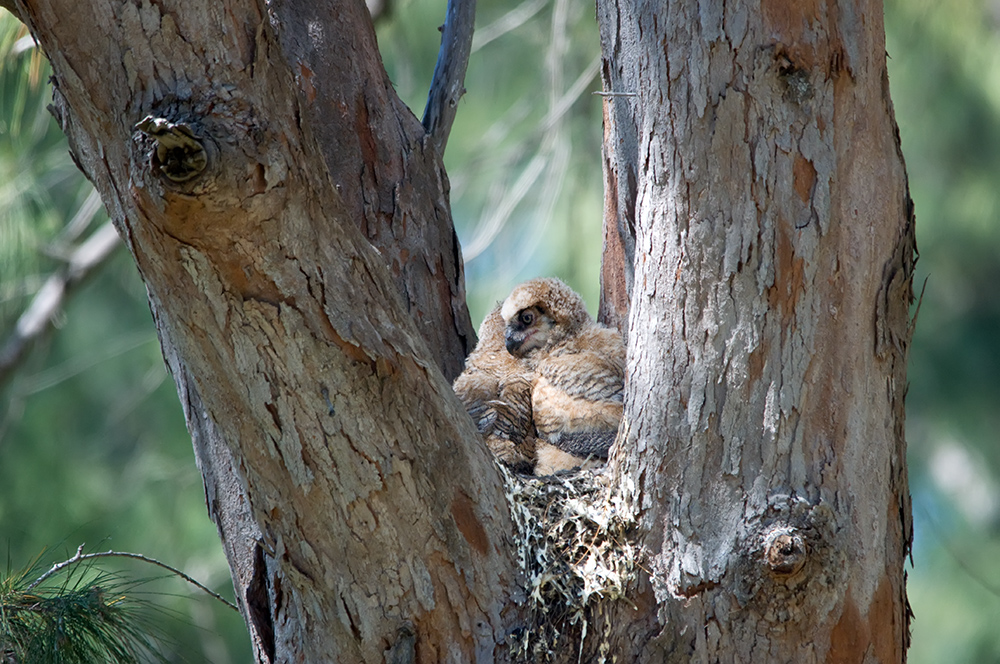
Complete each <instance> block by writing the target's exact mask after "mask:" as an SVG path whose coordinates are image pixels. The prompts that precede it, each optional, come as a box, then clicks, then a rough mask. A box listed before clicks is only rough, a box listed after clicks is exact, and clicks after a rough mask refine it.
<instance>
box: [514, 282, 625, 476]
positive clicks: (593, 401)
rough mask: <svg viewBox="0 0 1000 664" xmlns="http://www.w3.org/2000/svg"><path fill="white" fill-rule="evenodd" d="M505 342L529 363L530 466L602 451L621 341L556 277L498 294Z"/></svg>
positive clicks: (620, 373)
mask: <svg viewBox="0 0 1000 664" xmlns="http://www.w3.org/2000/svg"><path fill="white" fill-rule="evenodd" d="M500 315H501V316H502V317H503V321H504V342H505V345H506V347H507V350H508V351H509V352H510V354H511V355H513V356H514V357H516V358H519V359H523V360H524V361H525V362H526V364H527V366H528V367H530V368H531V369H533V370H534V373H535V376H534V385H533V389H532V396H531V408H532V411H533V416H534V421H535V428H536V429H537V431H538V441H537V443H536V449H535V457H536V465H535V474H536V475H551V474H552V473H554V472H556V471H559V470H565V469H569V468H575V467H577V466H581V465H583V464H584V462H585V461H586V460H587V459H588V458H592V459H600V460H603V459H607V457H608V448H610V447H611V444H612V443H613V442H614V440H615V435H616V434H617V432H618V424H619V422H621V418H622V405H623V392H624V384H625V344H624V342H623V340H622V337H621V335H620V334H619V333H618V332H617V331H616V330H613V329H611V328H608V327H605V326H603V325H601V324H600V323H597V322H596V321H594V319H593V318H591V317H590V314H588V313H587V309H586V307H585V306H584V304H583V299H582V298H581V297H580V296H579V295H577V294H576V293H575V292H574V291H573V290H572V289H571V288H570V287H569V286H567V285H566V284H564V283H563V282H561V281H559V280H558V279H533V280H531V281H527V282H525V283H523V284H521V285H520V286H518V287H516V288H515V289H514V290H513V291H512V292H511V294H510V295H509V296H508V297H507V299H506V300H505V301H504V303H503V305H502V307H501V310H500Z"/></svg>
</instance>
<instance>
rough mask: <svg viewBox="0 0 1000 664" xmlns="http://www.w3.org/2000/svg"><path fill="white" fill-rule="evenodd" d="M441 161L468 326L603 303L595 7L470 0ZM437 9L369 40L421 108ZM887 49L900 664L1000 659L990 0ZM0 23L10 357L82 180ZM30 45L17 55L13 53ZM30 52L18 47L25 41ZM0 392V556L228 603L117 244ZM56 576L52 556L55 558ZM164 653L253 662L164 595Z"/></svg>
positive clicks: (933, 16) (996, 89)
mask: <svg viewBox="0 0 1000 664" xmlns="http://www.w3.org/2000/svg"><path fill="white" fill-rule="evenodd" d="M478 4H479V9H478V11H479V16H478V19H477V37H476V43H475V46H474V48H475V51H474V53H473V56H472V59H471V61H470V65H469V73H468V76H467V80H466V88H467V89H468V93H467V94H466V96H465V97H464V99H463V101H462V102H461V106H460V109H459V114H458V118H457V120H456V123H455V127H454V129H453V131H452V135H451V138H450V140H449V144H448V154H447V155H446V159H445V161H446V165H447V167H448V172H449V174H450V178H451V183H452V196H451V198H452V206H453V210H454V216H455V222H456V226H457V227H458V232H459V237H460V238H461V240H462V244H463V247H464V248H465V251H466V270H467V277H468V290H469V304H470V309H471V311H472V315H473V320H474V322H476V323H478V322H479V320H480V319H481V318H482V316H483V314H484V313H485V312H486V311H487V310H488V308H489V307H490V306H491V305H492V303H493V302H495V301H496V300H498V299H501V298H502V297H504V295H506V293H507V292H508V291H509V290H510V288H511V287H512V286H513V285H514V284H516V283H517V282H519V281H522V280H524V279H527V278H530V277H533V276H538V275H557V276H560V277H562V278H564V279H565V280H566V281H568V282H569V283H570V284H571V285H573V286H574V287H575V288H577V289H578V290H579V291H580V292H581V293H582V294H583V295H584V297H585V299H586V300H587V302H588V304H589V306H590V309H591V311H592V312H596V306H597V300H598V287H599V286H598V268H599V265H600V251H601V244H602V238H601V233H600V223H601V216H602V209H603V204H602V197H603V193H602V186H603V185H602V178H601V161H600V149H601V135H602V128H601V105H600V98H599V97H597V96H595V95H593V94H592V93H593V92H594V91H596V90H599V88H600V81H599V78H598V77H597V75H596V66H597V57H598V54H599V44H598V38H597V27H596V24H595V20H594V13H595V12H594V6H593V3H591V2H580V1H579V0H524V1H523V2H516V1H515V2H511V1H509V0H508V1H501V0H479V3H478ZM443 13H444V2H443V0H402V1H401V2H397V3H396V4H394V5H392V6H391V9H390V13H389V15H388V17H387V18H386V19H384V20H382V21H380V23H379V25H378V36H379V43H380V45H381V48H382V51H383V58H384V61H385V64H386V68H387V71H388V72H389V75H390V78H391V80H392V81H393V83H394V84H395V86H396V88H397V91H398V92H399V94H400V96H401V97H402V98H403V99H404V101H406V102H407V103H408V104H409V105H410V107H411V108H412V109H414V112H415V114H416V115H417V116H419V115H420V114H421V112H422V109H423V104H424V100H425V97H426V91H427V87H428V85H429V82H430V78H431V74H432V72H433V68H434V61H435V58H436V54H437V48H438V34H439V33H438V32H437V26H438V25H439V24H440V22H441V20H442V17H443ZM886 29H887V51H888V53H889V55H890V60H889V72H890V83H891V89H892V95H893V100H894V104H895V109H896V116H897V120H898V122H899V125H900V132H901V136H902V141H903V151H904V154H905V155H906V158H907V166H908V171H909V175H910V186H911V193H912V196H913V198H914V201H915V202H916V209H917V224H918V226H917V228H918V231H917V233H918V243H919V248H920V252H921V258H920V262H919V263H918V279H917V288H918V290H919V288H920V285H921V283H922V282H923V280H924V278H925V277H926V278H927V287H926V292H925V295H924V298H923V302H922V305H921V308H920V318H919V325H918V326H917V331H916V336H915V338H914V343H913V347H912V354H911V366H910V379H911V386H910V392H909V395H908V414H909V415H908V423H907V427H908V436H909V439H910V473H911V489H912V492H913V496H914V520H915V530H916V540H915V548H914V554H913V558H914V563H915V566H914V567H913V569H912V570H910V583H909V593H910V600H911V603H912V605H913V609H914V613H915V614H916V618H915V621H914V623H913V630H914V640H913V647H912V649H911V652H910V661H911V662H914V663H915V664H931V663H935V664H936V663H939V662H955V663H970V664H971V663H978V662H996V661H1000V632H998V631H997V630H996V629H995V627H994V625H996V624H1000V562H998V561H1000V537H998V533H997V525H998V523H1000V479H998V478H1000V445H998V444H997V442H998V441H997V433H996V432H997V431H998V430H1000V407H998V406H1000V379H998V378H997V376H998V375H1000V288H997V287H996V286H995V284H997V283H998V282H1000V224H998V223H997V216H998V212H1000V187H998V185H997V183H998V181H1000V2H998V0H953V1H952V2H948V3H937V2H934V1H933V0H889V1H888V2H887V4H886ZM23 38H24V33H23V30H22V29H21V28H20V26H19V25H18V24H17V23H16V22H15V21H13V20H12V19H11V18H10V17H9V16H7V15H6V14H3V13H2V12H0V55H2V57H3V60H2V66H0V343H2V339H3V337H5V336H6V335H5V332H6V331H7V330H10V329H11V326H12V325H13V323H14V321H15V320H16V318H17V315H18V314H19V313H20V312H21V311H23V310H24V308H25V307H26V305H27V303H28V302H29V301H30V298H31V296H32V295H33V293H34V292H35V291H36V290H37V288H38V287H39V286H40V284H41V282H42V280H43V279H44V276H45V275H47V274H49V273H50V272H51V271H52V270H54V269H56V267H57V266H58V264H59V256H60V252H62V251H64V250H65V247H66V246H69V245H70V244H71V241H72V240H73V238H74V237H77V236H79V237H84V236H86V234H87V233H89V232H91V231H92V230H93V229H94V228H96V227H97V226H98V225H99V224H100V223H102V222H103V221H104V218H103V217H102V216H101V214H99V215H97V217H96V218H94V219H92V220H90V221H89V222H88V223H86V224H85V225H83V226H82V227H79V226H80V224H78V228H76V229H75V230H74V231H73V233H75V234H76V235H73V234H72V233H69V232H68V231H67V230H66V227H67V222H68V221H69V220H70V219H71V218H73V216H74V215H75V214H76V213H77V211H79V210H80V209H81V206H85V201H86V197H87V196H88V194H89V191H90V188H89V185H87V184H86V183H85V182H84V181H83V180H82V178H81V177H80V176H79V174H78V173H77V172H76V171H75V169H74V168H73V165H72V163H71V161H70V160H69V158H68V156H67V154H66V148H65V140H64V139H63V138H62V137H61V134H60V132H59V130H58V128H57V127H56V126H55V124H54V122H52V121H51V119H50V118H49V117H48V114H47V112H46V111H45V104H46V102H47V99H48V93H47V91H46V87H47V86H46V85H45V81H46V79H47V76H48V73H47V65H46V64H45V62H44V60H43V58H42V57H41V56H40V55H39V53H38V50H37V49H34V48H30V44H29V42H26V41H23ZM18 40H22V41H20V42H19V41H18ZM15 44H17V46H15ZM59 327H60V329H59V330H57V331H56V332H55V333H54V334H51V335H48V336H47V337H46V338H45V340H44V342H43V343H42V344H41V345H40V346H39V347H37V348H36V349H35V350H34V352H33V353H32V354H31V355H30V356H29V357H28V358H27V361H26V362H25V363H24V365H23V366H22V368H21V370H20V371H19V373H18V375H17V376H16V377H15V378H14V380H13V381H12V382H11V384H10V385H8V386H6V387H5V388H4V389H3V392H2V397H0V542H2V544H3V545H4V546H6V547H7V550H8V559H9V560H10V561H12V563H13V565H14V566H15V567H16V566H17V565H18V564H20V563H23V562H25V561H28V560H31V559H32V558H33V557H34V556H35V555H36V554H38V552H39V551H41V550H43V549H44V548H46V547H54V548H52V550H51V553H50V554H49V556H50V557H51V559H52V560H56V559H58V558H60V557H66V558H68V557H69V556H70V555H71V553H72V551H73V550H75V548H76V546H77V545H78V544H79V543H80V542H87V544H88V548H91V547H92V548H94V549H96V548H110V547H114V548H116V549H120V550H126V549H127V550H134V551H139V552H142V553H145V554H148V555H151V556H153V557H156V558H159V559H161V560H164V561H165V562H169V563H171V564H174V565H176V566H178V567H181V568H182V569H184V570H185V571H187V572H188V573H190V574H192V575H193V576H195V577H197V578H199V579H200V580H202V581H204V582H206V583H207V584H208V585H210V586H212V587H213V588H215V589H216V590H219V591H220V592H223V594H229V593H231V588H230V581H229V576H228V570H227V569H226V566H225V560H224V558H223V556H222V553H221V549H220V547H219V544H218V540H217V536H216V533H215V528H214V526H213V525H212V524H211V522H210V521H209V520H208V517H207V515H206V512H205V507H204V499H203V494H202V489H201V486H200V477H199V475H198V472H197V469H196V468H195V465H194V463H193V454H192V453H191V449H190V441H189V438H188V436H187V433H186V431H185V429H184V424H183V418H182V416H181V413H180V409H179V407H178V404H177V398H176V396H175V394H174V388H173V384H172V381H171V380H170V379H169V377H168V376H167V375H166V373H165V371H164V369H163V362H162V359H161V357H160V354H159V350H158V348H157V344H156V338H155V332H154V331H153V328H152V324H151V320H150V316H149V313H148V309H147V307H146V304H145V292H144V289H143V287H142V285H141V283H140V281H139V279H138V276H137V274H136V271H135V268H134V266H133V265H132V263H131V261H130V260H129V258H128V257H127V256H125V255H124V254H123V253H119V255H117V256H116V257H115V258H114V259H113V260H111V261H109V262H108V264H107V265H104V266H103V267H102V268H101V269H100V271H99V272H98V273H97V274H96V275H94V276H93V278H92V279H91V280H90V281H89V283H88V284H87V285H86V286H85V287H83V288H82V289H81V290H80V291H79V292H78V293H76V295H75V296H74V297H73V298H71V299H70V300H69V302H68V303H67V306H66V307H65V311H64V312H63V314H62V315H61V318H60V326H59ZM50 562H51V561H50ZM164 583H165V585H164V589H163V591H162V592H166V593H184V597H175V596H173V595H165V596H163V597H162V600H163V602H164V603H165V604H166V606H167V608H168V610H169V611H170V612H172V613H174V614H176V615H178V616H180V617H181V619H179V620H175V621H171V624H170V625H168V627H167V631H168V632H169V633H170V636H171V638H172V639H174V641H175V642H176V647H175V649H174V650H170V654H169V656H170V657H176V658H184V660H185V661H210V662H217V663H219V664H225V663H226V662H229V661H232V662H240V661H249V646H248V644H247V637H246V633H245V628H244V627H243V625H242V623H241V621H240V619H239V617H238V616H234V615H231V614H230V612H228V610H227V609H225V608H224V607H219V606H216V605H215V603H213V602H211V601H208V600H205V599H202V598H196V597H193V596H188V593H189V589H188V588H184V587H182V585H181V584H180V582H177V583H173V582H164Z"/></svg>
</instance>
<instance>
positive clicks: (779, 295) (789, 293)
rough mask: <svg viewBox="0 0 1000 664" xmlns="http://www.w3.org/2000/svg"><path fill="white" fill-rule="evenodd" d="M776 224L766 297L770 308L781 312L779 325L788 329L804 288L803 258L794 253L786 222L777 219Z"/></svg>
mask: <svg viewBox="0 0 1000 664" xmlns="http://www.w3.org/2000/svg"><path fill="white" fill-rule="evenodd" d="M777 226H778V231H777V235H778V237H777V239H776V243H775V244H776V246H775V248H774V254H775V256H774V264H775V272H774V286H772V287H771V289H770V291H769V292H768V297H767V299H768V303H769V304H770V305H771V309H772V310H775V311H778V312H780V313H781V326H782V327H783V328H784V329H786V330H788V329H790V326H791V324H792V323H793V322H794V319H795V305H796V304H797V303H798V301H799V297H800V296H801V295H802V292H803V291H804V290H805V277H804V275H803V269H802V268H803V260H802V258H799V257H797V256H796V255H795V248H794V247H793V246H792V239H791V238H790V237H789V235H788V228H787V227H788V223H787V222H785V221H784V220H783V219H779V221H778V224H777Z"/></svg>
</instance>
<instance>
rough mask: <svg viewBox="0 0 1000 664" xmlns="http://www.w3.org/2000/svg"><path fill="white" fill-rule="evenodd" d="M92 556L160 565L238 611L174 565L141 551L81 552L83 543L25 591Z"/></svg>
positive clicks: (217, 594)
mask: <svg viewBox="0 0 1000 664" xmlns="http://www.w3.org/2000/svg"><path fill="white" fill-rule="evenodd" d="M94 558H132V559H133V560H141V561H142V562H144V563H149V564H150V565H156V566H157V567H162V568H163V569H165V570H167V571H168V572H170V573H171V574H174V575H176V576H179V577H180V578H182V579H184V580H185V581H187V582H188V583H190V584H191V585H193V586H195V587H196V588H198V589H199V590H202V591H204V592H206V593H208V594H209V595H211V596H212V597H214V598H215V599H217V600H219V601H220V602H222V603H223V604H225V605H226V606H228V607H229V608H230V609H232V610H233V611H239V609H238V608H236V605H235V604H233V603H232V602H230V601H229V600H228V599H226V598H225V597H223V596H222V595H220V594H219V593H217V592H215V591H213V590H211V589H209V588H207V587H206V586H204V585H203V584H201V583H200V582H198V581H196V580H195V579H194V578H192V577H190V576H188V575H187V574H185V573H184V572H182V571H180V570H179V569H177V568H176V567H171V566H170V565H168V564H166V563H162V562H160V561H159V560H156V559H154V558H148V557H146V556H144V555H142V554H141V553H129V552H127V551H101V552H98V553H84V552H83V544H81V545H80V546H79V547H77V549H76V553H75V554H73V557H72V558H70V559H68V560H64V561H62V562H61V563H56V564H55V565H53V566H52V567H50V568H49V571H47V572H45V574H42V575H41V576H40V577H38V578H37V579H35V580H34V581H32V582H31V583H30V584H28V587H27V588H25V591H29V590H32V589H34V588H36V587H37V586H38V585H39V584H40V583H42V582H43V581H45V580H46V579H48V578H49V577H50V576H52V575H53V574H55V573H56V572H58V571H59V570H62V569H65V568H67V567H69V566H70V565H75V564H76V563H79V562H82V561H84V560H92V559H94Z"/></svg>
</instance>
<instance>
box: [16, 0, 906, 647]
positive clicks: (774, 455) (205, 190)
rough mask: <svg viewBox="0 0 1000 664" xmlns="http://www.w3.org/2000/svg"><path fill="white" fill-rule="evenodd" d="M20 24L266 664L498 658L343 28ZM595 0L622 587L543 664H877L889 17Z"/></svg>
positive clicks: (891, 452)
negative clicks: (136, 295)
mask: <svg viewBox="0 0 1000 664" xmlns="http://www.w3.org/2000/svg"><path fill="white" fill-rule="evenodd" d="M13 9H14V11H15V12H16V13H17V14H19V16H20V17H21V18H22V20H24V21H25V22H27V23H28V24H29V26H30V27H31V29H32V33H33V34H34V35H35V36H36V38H37V39H38V40H39V41H40V43H41V44H42V46H43V47H44V49H45V51H46V53H47V54H48V55H49V57H50V59H51V60H52V64H53V69H54V72H55V85H56V94H55V105H54V106H55V109H56V111H57V114H58V115H59V117H60V119H61V122H62V125H63V127H64V129H65V130H66V132H67V134H68V135H69V137H70V143H71V146H72V149H73V152H74V156H75V158H76V159H77V161H78V163H79V164H80V165H81V167H82V168H83V170H84V171H85V172H86V173H87V174H88V176H89V177H90V178H91V179H92V180H93V181H94V182H95V184H96V185H97V187H98V190H99V191H100V192H101V194H102V197H103V199H104V201H105V204H106V206H107V208H108V210H109V213H110V214H111V216H112V218H113V219H114V220H115V222H116V224H117V227H118V229H119V232H120V233H121V234H122V236H123V237H124V238H125V240H126V242H127V244H128V245H129V248H130V250H131V251H132V253H133V254H134V256H135V258H136V262H137V264H138V266H139V269H140V271H141V273H142V275H143V278H144V279H145V281H146V284H147V288H148V291H149V298H150V303H151V308H152V310H153V314H154V318H155V320H156V324H157V327H158V330H159V332H160V335H161V342H162V345H163V350H164V356H165V358H166V361H167V363H168V365H169V366H170V368H171V370H172V372H173V375H174V377H175V380H176V382H177V385H178V391H179V393H180V395H181V400H182V402H183V403H184V407H185V412H186V414H187V418H188V424H189V427H190V429H191V431H192V435H193V437H194V440H195V450H196V454H197V456H198V460H199V466H200V468H201V470H202V473H203V475H204V477H205V486H206V496H207V499H208V502H209V511H210V513H211V514H212V517H213V519H214V520H215V522H216V523H217V525H218V527H219V531H220V535H221V537H222V540H223V543H224V545H225V548H226V552H227V556H228V558H229V561H230V565H231V567H232V570H233V578H234V583H235V585H236V589H237V595H238V597H239V601H240V603H241V606H242V608H243V610H244V615H245V617H246V619H247V622H248V624H249V625H250V627H251V632H252V634H253V638H254V646H255V653H256V656H257V660H258V661H259V662H301V661H308V662H322V661H344V662H354V661H358V662H361V661H364V662H383V661H388V662H408V661H420V662H437V661H449V662H468V661H478V662H490V661H505V660H507V659H508V658H509V657H510V656H511V655H510V652H511V651H510V648H509V645H510V641H511V639H510V634H511V632H512V631H514V630H515V629H518V628H520V627H522V626H523V625H525V624H527V623H526V620H527V619H528V617H527V616H526V614H527V611H528V609H527V608H526V607H527V606H528V604H527V603H525V602H524V590H523V585H524V580H523V578H522V576H521V574H520V568H519V567H518V563H517V560H516V558H517V556H516V552H517V550H518V545H519V542H517V541H516V540H517V537H516V536H515V535H514V534H513V533H515V525H514V522H513V520H512V513H511V510H510V507H509V505H508V502H507V498H506V497H505V495H504V490H503V484H502V482H501V478H500V474H499V473H498V471H497V469H496V467H495V466H494V464H493V462H492V460H491V459H490V458H489V455H488V453H487V452H486V450H485V447H484V446H483V445H482V444H481V443H480V442H478V439H477V437H476V435H475V432H474V429H473V426H472V423H471V422H470V420H469V418H468V417H467V415H466V414H465V412H464V410H463V409H462V407H461V405H460V404H459V403H458V401H457V399H455V397H454V395H453V394H452V393H451V390H450V387H449V383H450V380H451V378H453V377H454V375H455V374H456V373H457V372H458V370H459V369H460V367H461V360H462V358H463V357H464V355H465V353H466V352H467V350H468V349H469V347H470V345H471V343H472V340H473V339H474V335H473V333H472V331H471V325H470V323H469V320H468V313H467V310H466V308H465V303H464V286H463V276H462V266H461V262H460V258H459V253H458V251H457V243H456V240H455V236H454V231H453V229H452V226H451V220H450V217H449V212H448V184H447V179H446V177H445V174H444V171H443V169H442V167H441V160H440V155H439V154H437V152H436V149H435V147H434V145H435V143H434V142H433V141H428V140H426V138H425V135H424V133H423V130H422V128H421V126H420V124H419V123H418V122H417V121H416V118H415V117H413V116H412V114H411V113H410V112H409V111H408V110H407V109H405V108H404V107H403V105H402V104H401V103H400V102H399V100H398V98H397V97H396V96H395V93H394V92H393V90H392V88H391V86H390V85H389V83H388V81H387V80H386V77H385V73H384V71H383V70H382V67H381V64H380V60H379V56H378V52H377V50H376V48H375V40H374V34H373V32H372V28H371V24H370V20H369V18H368V16H367V13H366V11H365V8H364V5H363V4H362V3H361V2H348V3H325V4H321V5H317V4H314V3H304V2H299V1H290V0H286V1H285V2H273V3H270V4H268V5H266V6H265V5H263V4H260V5H258V4H254V3H246V2H241V1H240V0H228V2H224V3H204V4H201V3H193V2H176V1H174V0H164V1H162V2H157V3H149V2H146V1H145V0H143V2H141V3H137V4H131V3H121V2H116V1H114V0H95V1H94V2H90V3H85V4H83V5H80V4H79V3H69V2H66V0H38V1H27V0H17V1H16V2H15V3H13ZM598 13H599V21H600V23H601V37H602V46H603V49H604V83H605V94H606V95H607V96H606V98H605V120H606V151H605V174H606V183H607V185H608V189H607V192H606V195H607V198H606V200H607V205H606V210H607V219H606V222H607V224H606V225H607V231H606V233H605V237H606V242H607V250H606V258H605V266H604V271H603V273H602V278H603V283H604V285H603V295H602V307H601V311H602V317H604V318H605V319H607V320H609V321H611V322H614V323H616V324H619V325H621V326H622V327H625V328H626V331H627V333H628V338H629V369H628V382H627V388H626V393H627V394H626V404H625V418H624V424H623V427H622V430H621V433H620V436H619V444H618V446H617V448H616V451H615V454H614V455H613V457H612V460H611V465H612V467H613V470H614V478H615V481H616V487H617V493H618V494H619V497H621V498H624V501H625V502H624V504H625V505H626V506H627V507H628V508H629V509H630V510H631V512H632V514H633V515H634V517H635V522H634V523H635V526H636V528H635V531H636V532H635V542H636V543H638V544H639V545H640V546H641V547H642V548H643V550H644V551H645V552H646V559H645V563H644V564H643V569H645V570H646V572H644V573H642V574H640V576H639V578H638V579H636V580H635V581H634V583H633V584H632V585H631V586H630V595H629V598H628V599H629V601H612V600H603V601H595V602H593V603H592V604H591V605H590V607H589V609H588V613H587V619H588V621H589V622H588V624H589V625H590V627H588V628H587V630H583V631H581V632H579V633H578V636H579V637H580V638H583V641H582V643H576V644H573V647H571V648H565V649H563V650H561V651H560V652H558V653H555V654H554V659H556V660H557V661H576V660H577V658H578V657H581V658H587V657H591V656H593V658H596V657H598V656H600V655H602V654H603V655H607V656H608V657H610V656H612V655H613V656H615V657H616V658H617V661H620V662H632V661H636V662H646V661H648V662H658V661H678V662H680V661H684V662H689V661H695V662H709V661H726V662H728V661H733V662H750V661H753V662H761V661H774V662H806V661H827V662H898V661H901V660H902V659H903V658H904V656H905V643H906V640H907V638H908V634H907V629H908V628H907V620H908V614H907V608H906V601H905V589H904V585H903V571H902V564H903V559H904V557H905V553H906V551H907V547H908V543H909V537H910V525H909V504H908V493H907V486H906V471H905V464H904V457H905V441H904V437H903V398H904V395H905V385H906V382H905V358H906V351H907V346H908V343H909V333H910V328H909V325H910V323H909V318H908V305H909V301H910V298H911V274H912V268H913V260H914V246H913V218H912V209H911V206H910V202H909V198H908V195H907V190H906V181H905V171H904V168H903V163H902V158H901V155H900V153H899V143H898V137H897V135H896V132H895V125H894V120H893V115H892V108H891V103H890V101H889V97H888V85H887V80H886V72H885V55H884V48H885V47H884V42H883V33H882V23H881V7H880V6H879V5H878V4H875V3H870V2H864V3H856V4H852V3H849V2H846V1H841V2H839V3H837V4H836V5H830V6H826V5H824V6H819V5H815V6H814V5H811V4H808V3H806V4H802V3H796V2H793V1H792V0H772V1H769V2H766V3H764V4H763V5H761V6H758V5H756V4H747V3H741V2H732V3H724V4H723V3H704V2H701V3H696V2H672V3H670V4H669V6H667V7H661V6H656V5H647V4H644V3H637V2H635V0H618V1H617V2H616V3H612V2H609V1H605V0H601V2H599V3H598ZM67 16H72V17H73V20H72V21H67V20H65V17H67ZM94 35H106V36H103V37H102V38H101V39H95V38H94ZM109 63H111V64H109ZM577 629H581V628H580V625H579V624H578V625H577Z"/></svg>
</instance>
